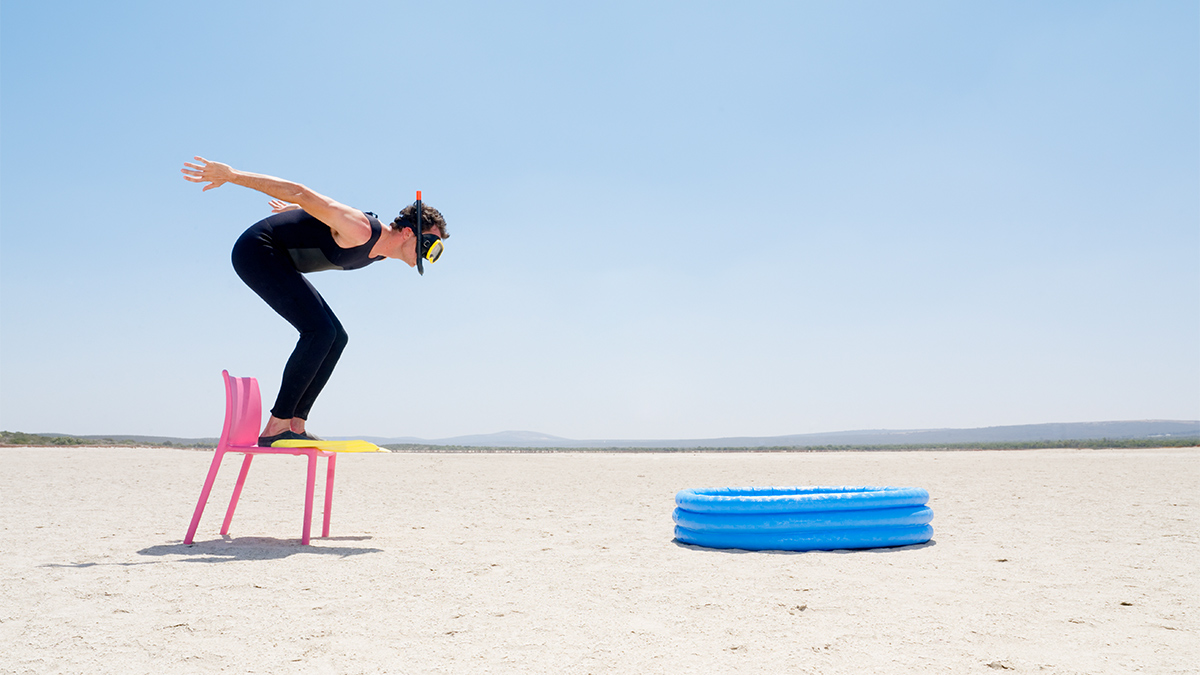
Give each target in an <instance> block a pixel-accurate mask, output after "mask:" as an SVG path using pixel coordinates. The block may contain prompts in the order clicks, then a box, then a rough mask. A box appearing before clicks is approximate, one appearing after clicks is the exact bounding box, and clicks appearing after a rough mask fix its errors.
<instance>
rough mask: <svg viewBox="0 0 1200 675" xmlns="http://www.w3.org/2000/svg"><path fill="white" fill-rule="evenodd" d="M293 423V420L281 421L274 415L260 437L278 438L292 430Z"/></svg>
mask: <svg viewBox="0 0 1200 675" xmlns="http://www.w3.org/2000/svg"><path fill="white" fill-rule="evenodd" d="M293 419H295V418H293ZM292 421H293V420H284V419H279V418H278V417H275V416H274V415H272V416H271V418H270V419H269V420H267V426H265V427H263V431H262V433H261V434H259V435H260V436H276V435H278V434H281V433H283V432H285V431H289V430H290V429H291V428H292Z"/></svg>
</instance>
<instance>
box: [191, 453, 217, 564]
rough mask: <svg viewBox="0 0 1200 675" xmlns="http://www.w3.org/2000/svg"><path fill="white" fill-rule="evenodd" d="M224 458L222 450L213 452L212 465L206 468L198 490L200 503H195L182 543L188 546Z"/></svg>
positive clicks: (193, 537) (194, 535) (193, 536)
mask: <svg viewBox="0 0 1200 675" xmlns="http://www.w3.org/2000/svg"><path fill="white" fill-rule="evenodd" d="M224 457H225V451H224V450H216V451H215V452H213V460H212V464H210V465H209V467H208V477H207V478H205V479H204V488H203V489H201V490H200V501H198V502H196V510H195V511H194V512H193V513H192V522H191V524H190V525H188V531H187V536H186V537H184V538H183V543H185V544H190V543H192V541H193V540H194V539H195V538H196V528H197V527H199V525H200V516H202V515H204V506H205V504H208V495H209V493H210V492H212V486H213V482H214V481H216V479H217V471H218V470H219V469H220V468H221V460H222V459H224Z"/></svg>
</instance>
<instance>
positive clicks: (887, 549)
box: [671, 539, 937, 555]
mask: <svg viewBox="0 0 1200 675" xmlns="http://www.w3.org/2000/svg"><path fill="white" fill-rule="evenodd" d="M671 543H672V544H675V545H676V546H678V547H679V548H686V549H688V550H690V551H708V552H710V553H725V554H729V555H741V554H766V555H804V554H806V553H835V554H838V555H848V554H851V553H863V554H865V553H900V552H902V551H916V550H918V549H922V548H929V547H930V546H937V541H935V540H933V539H930V540H929V541H926V542H922V543H920V544H909V545H907V546H876V547H874V548H839V549H834V550H832V551H816V550H814V551H748V550H746V549H743V548H709V547H707V546H697V545H696V544H685V543H683V542H682V541H679V540H678V539H672V540H671Z"/></svg>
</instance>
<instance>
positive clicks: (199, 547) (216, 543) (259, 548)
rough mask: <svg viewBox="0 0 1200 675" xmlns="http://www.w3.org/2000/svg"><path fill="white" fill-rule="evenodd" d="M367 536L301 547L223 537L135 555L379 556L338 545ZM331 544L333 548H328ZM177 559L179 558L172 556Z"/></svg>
mask: <svg viewBox="0 0 1200 675" xmlns="http://www.w3.org/2000/svg"><path fill="white" fill-rule="evenodd" d="M369 539H370V537H321V538H319V539H318V538H317V537H313V539H312V544H311V545H309V546H302V545H301V544H300V540H299V539H275V538H273V537H238V538H237V539H234V538H233V537H230V536H227V535H226V536H223V537H221V538H220V539H212V540H209V541H197V542H195V543H192V544H184V543H183V542H179V543H176V544H163V545H161V546H151V547H149V548H144V549H142V550H140V551H138V555H145V556H159V557H165V556H172V557H173V558H172V560H171V561H172V562H202V563H216V562H228V561H231V560H279V559H281V558H286V557H288V556H292V555H306V554H307V555H333V556H337V557H339V558H349V557H350V556H354V555H363V554H365V553H382V552H383V549H381V548H374V547H360V546H339V545H336V544H338V543H340V542H356V541H367V540H369ZM330 544H333V545H330ZM174 556H179V557H174Z"/></svg>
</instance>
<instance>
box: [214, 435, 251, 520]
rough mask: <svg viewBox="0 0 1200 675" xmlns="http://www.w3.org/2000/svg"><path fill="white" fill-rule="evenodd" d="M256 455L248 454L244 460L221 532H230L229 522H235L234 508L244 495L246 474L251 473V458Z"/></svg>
mask: <svg viewBox="0 0 1200 675" xmlns="http://www.w3.org/2000/svg"><path fill="white" fill-rule="evenodd" d="M251 459H254V455H251V454H246V458H245V459H243V460H242V470H241V471H240V472H239V473H238V479H237V485H235V486H234V487H233V496H232V497H230V498H229V508H228V509H226V510H225V522H223V523H221V534H222V535H226V534H229V523H231V522H233V510H234V509H236V508H237V503H238V499H239V498H240V497H241V496H242V486H243V485H245V484H246V474H248V473H250V460H251Z"/></svg>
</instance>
